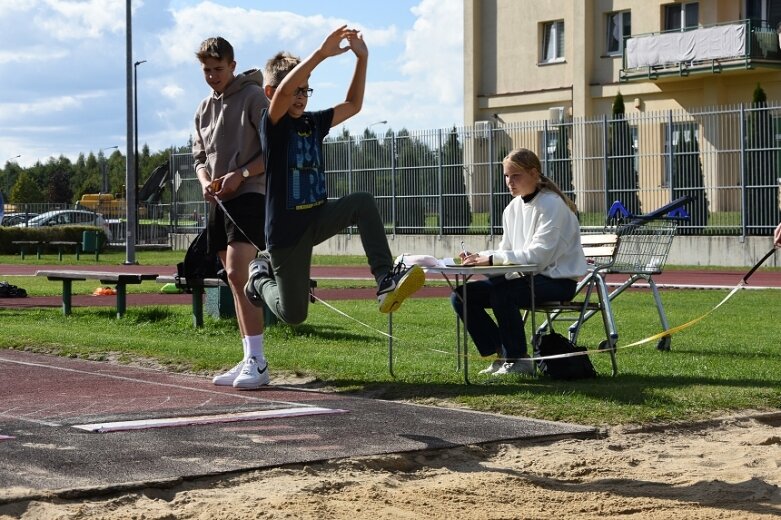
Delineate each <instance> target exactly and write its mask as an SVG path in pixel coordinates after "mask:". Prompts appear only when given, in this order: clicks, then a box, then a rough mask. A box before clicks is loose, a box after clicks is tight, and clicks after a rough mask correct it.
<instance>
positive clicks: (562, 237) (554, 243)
mask: <svg viewBox="0 0 781 520" xmlns="http://www.w3.org/2000/svg"><path fill="white" fill-rule="evenodd" d="M502 229H503V230H504V235H503V236H502V240H501V242H500V243H499V248H498V249H497V250H495V251H481V252H480V254H481V255H484V256H486V255H493V264H494V265H510V264H536V265H538V266H539V267H540V270H539V274H543V275H545V276H548V277H550V278H571V279H574V280H577V279H579V278H580V277H581V276H583V275H584V274H586V258H585V257H584V256H583V247H582V246H581V245H580V224H579V223H578V219H577V217H576V216H575V214H574V213H573V212H572V211H571V210H570V209H569V208H568V207H567V205H566V204H565V202H564V201H563V200H562V199H561V197H559V196H558V195H557V194H556V193H554V192H552V191H548V190H541V191H540V192H539V193H537V195H536V196H535V197H534V198H533V199H532V200H531V201H530V202H529V203H525V202H524V201H523V198H522V197H515V198H513V200H512V201H510V203H509V204H508V205H507V207H506V208H505V209H504V213H503V214H502ZM517 276H518V274H517V273H511V274H510V275H508V276H507V277H508V278H512V277H517Z"/></svg>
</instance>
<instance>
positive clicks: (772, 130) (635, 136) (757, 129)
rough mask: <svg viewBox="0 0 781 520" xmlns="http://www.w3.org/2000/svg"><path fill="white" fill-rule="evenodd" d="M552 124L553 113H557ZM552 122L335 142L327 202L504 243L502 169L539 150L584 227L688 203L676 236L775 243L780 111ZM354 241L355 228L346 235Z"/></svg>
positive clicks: (184, 198) (188, 210) (186, 183)
mask: <svg viewBox="0 0 781 520" xmlns="http://www.w3.org/2000/svg"><path fill="white" fill-rule="evenodd" d="M552 113H553V114H556V112H552ZM558 116H559V117H557V118H556V120H554V121H535V122H526V123H512V124H494V123H489V122H479V123H478V124H477V125H475V126H472V127H461V128H458V127H453V128H450V129H436V130H422V131H401V132H398V133H396V132H387V133H386V134H385V135H381V136H374V135H373V134H371V133H369V132H368V131H366V132H365V133H364V134H363V135H361V136H349V135H345V134H342V135H339V136H335V137H328V138H327V139H326V141H325V145H324V156H325V162H326V174H327V185H328V193H329V196H330V197H331V198H338V197H341V196H343V195H345V194H347V193H350V192H354V191H368V192H369V193H372V194H373V195H374V196H375V199H376V201H377V206H378V207H379V209H380V213H381V215H382V218H383V221H384V222H385V226H386V230H387V232H388V233H395V234H438V235H453V234H488V235H490V234H497V233H501V222H502V219H501V216H502V211H503V209H504V207H505V206H506V205H507V203H508V202H509V201H510V195H509V194H508V191H507V188H506V186H505V184H504V176H503V170H502V159H503V158H504V156H505V155H507V153H508V152H510V151H511V150H512V149H514V148H517V147H524V148H528V149H530V150H533V151H534V152H535V153H537V155H538V156H539V157H540V160H541V161H542V163H543V170H544V171H545V173H546V175H548V176H549V177H550V178H552V179H553V180H554V181H556V183H557V184H558V185H559V186H560V187H561V188H562V191H564V192H565V193H567V194H568V195H569V196H570V197H572V198H573V200H574V201H575V203H576V204H577V206H578V210H579V219H580V222H581V224H582V225H583V226H593V225H602V224H604V222H605V216H606V214H607V211H608V209H609V208H610V207H611V206H613V204H614V203H615V202H616V201H620V202H621V204H622V205H623V206H624V207H625V208H626V210H627V211H628V212H629V213H631V214H641V213H645V212H649V211H651V210H654V209H656V208H658V207H660V206H662V205H664V204H665V203H667V202H669V201H670V200H673V199H676V198H678V197H680V196H683V195H689V196H691V197H692V198H693V202H692V203H690V204H689V205H688V206H687V207H686V208H685V209H686V212H687V213H688V216H689V218H688V219H686V220H683V221H682V222H681V223H680V225H679V229H678V232H679V233H680V234H694V235H740V236H746V235H770V234H772V232H773V229H774V228H775V226H776V225H777V224H778V223H779V220H781V212H780V211H779V171H781V153H780V152H781V105H779V104H775V103H768V104H767V105H766V106H762V107H747V106H744V105H738V106H722V107H717V108H709V109H702V110H699V111H683V110H680V111H663V112H645V113H643V112H639V113H632V114H627V115H625V116H623V117H621V118H610V117H607V116H603V117H599V118H593V119H580V118H579V119H575V120H570V121H568V120H567V118H566V115H565V114H564V113H563V112H558ZM172 164H177V165H178V166H177V167H172V171H177V172H178V177H177V176H175V177H177V178H179V179H180V180H179V181H175V182H176V187H177V189H176V190H174V191H175V193H176V196H175V199H174V201H173V204H174V205H175V206H176V207H177V209H176V211H175V212H174V213H175V214H176V215H177V219H178V220H177V222H178V223H179V225H180V226H181V223H182V222H190V223H192V222H193V218H192V217H190V215H200V214H202V212H203V208H204V206H203V204H202V202H201V200H200V186H199V185H198V182H197V179H195V172H194V171H193V170H192V159H191V158H190V157H189V155H177V156H173V157H172ZM346 232H348V233H351V232H354V230H347V231H346Z"/></svg>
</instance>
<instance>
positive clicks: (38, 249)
mask: <svg viewBox="0 0 781 520" xmlns="http://www.w3.org/2000/svg"><path fill="white" fill-rule="evenodd" d="M11 243H12V244H13V245H15V246H19V254H20V255H21V257H22V260H24V257H25V254H26V253H27V248H28V247H31V246H35V257H36V258H37V259H38V260H40V259H41V254H42V252H43V248H44V247H45V246H46V245H50V246H54V247H56V248H57V259H58V260H59V261H60V262H62V253H63V251H64V250H65V249H68V248H70V247H73V248H74V249H75V251H76V260H78V259H79V258H80V255H81V242H76V241H70V240H53V241H51V242H47V241H46V240H13V241H12V242H11ZM95 260H98V254H97V252H96V253H95Z"/></svg>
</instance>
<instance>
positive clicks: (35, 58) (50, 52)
mask: <svg viewBox="0 0 781 520" xmlns="http://www.w3.org/2000/svg"><path fill="white" fill-rule="evenodd" d="M68 55H69V53H68V51H66V50H64V49H59V50H56V49H52V48H51V47H46V46H43V45H36V46H33V47H28V48H27V49H13V50H10V51H3V50H0V65H3V64H5V63H30V62H42V61H46V62H55V61H59V60H62V59H65V58H67V57H68Z"/></svg>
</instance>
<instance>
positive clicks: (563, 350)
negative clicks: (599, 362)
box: [534, 331, 597, 379]
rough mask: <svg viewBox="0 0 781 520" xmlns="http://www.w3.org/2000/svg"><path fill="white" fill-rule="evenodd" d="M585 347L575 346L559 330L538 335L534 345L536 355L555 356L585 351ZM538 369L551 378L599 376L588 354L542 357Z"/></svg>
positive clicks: (538, 362)
mask: <svg viewBox="0 0 781 520" xmlns="http://www.w3.org/2000/svg"><path fill="white" fill-rule="evenodd" d="M585 351H586V348H585V347H578V346H575V345H574V344H573V343H572V342H571V341H570V340H568V339H567V338H565V337H564V336H562V335H561V334H559V333H557V332H553V331H551V332H550V333H549V334H543V335H541V336H538V337H537V339H536V341H535V345H534V357H546V356H555V355H557V354H571V353H573V352H585ZM537 370H539V372H540V373H541V374H543V375H546V376H549V377H550V378H551V379H589V378H594V377H597V371H596V370H594V365H592V364H591V359H589V357H588V355H585V354H581V355H579V356H570V357H561V358H554V359H541V360H538V361H537Z"/></svg>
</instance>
